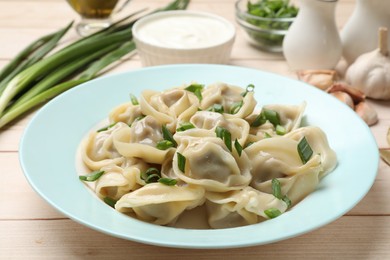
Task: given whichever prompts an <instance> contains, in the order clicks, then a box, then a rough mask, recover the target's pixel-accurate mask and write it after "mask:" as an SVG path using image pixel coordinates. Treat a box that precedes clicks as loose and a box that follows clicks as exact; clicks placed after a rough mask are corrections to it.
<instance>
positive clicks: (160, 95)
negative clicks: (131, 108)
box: [140, 88, 199, 131]
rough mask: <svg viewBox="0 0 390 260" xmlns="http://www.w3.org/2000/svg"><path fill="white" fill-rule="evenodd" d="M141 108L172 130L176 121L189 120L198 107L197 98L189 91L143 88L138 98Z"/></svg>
mask: <svg viewBox="0 0 390 260" xmlns="http://www.w3.org/2000/svg"><path fill="white" fill-rule="evenodd" d="M140 106H141V110H142V112H143V113H144V114H145V115H151V116H153V117H155V118H156V119H158V120H159V121H160V123H161V124H164V125H167V127H168V129H170V130H171V131H172V130H173V128H174V126H175V125H176V122H177V121H189V119H190V118H191V116H192V115H193V114H195V112H196V111H197V110H198V107H199V99H198V98H197V97H196V96H195V95H194V94H193V93H192V92H189V91H186V90H184V89H181V88H174V89H170V90H167V91H164V92H157V91H150V90H145V91H143V92H142V95H141V98H140Z"/></svg>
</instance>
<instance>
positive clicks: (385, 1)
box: [341, 0, 390, 64]
mask: <svg viewBox="0 0 390 260" xmlns="http://www.w3.org/2000/svg"><path fill="white" fill-rule="evenodd" d="M379 27H387V28H388V29H389V30H390V0H356V6H355V9H354V11H353V13H352V16H351V17H350V19H349V20H348V22H347V23H346V24H345V26H344V28H343V29H342V30H341V41H342V45H343V57H344V58H345V60H346V61H347V62H348V63H349V64H351V63H352V62H354V61H355V59H356V58H357V57H358V56H360V55H362V54H363V53H366V52H370V51H373V50H375V49H376V48H378V29H379ZM387 42H388V45H389V46H388V48H389V49H390V34H389V35H388V41H387Z"/></svg>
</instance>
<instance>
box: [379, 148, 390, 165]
mask: <svg viewBox="0 0 390 260" xmlns="http://www.w3.org/2000/svg"><path fill="white" fill-rule="evenodd" d="M379 153H380V155H381V158H382V160H383V161H384V162H385V163H387V164H388V165H390V149H389V148H382V149H379Z"/></svg>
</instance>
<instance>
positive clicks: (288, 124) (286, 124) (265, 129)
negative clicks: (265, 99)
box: [245, 102, 306, 141]
mask: <svg viewBox="0 0 390 260" xmlns="http://www.w3.org/2000/svg"><path fill="white" fill-rule="evenodd" d="M305 107H306V103H305V102H303V103H302V104H300V105H279V104H270V105H265V106H264V107H263V109H262V110H271V111H275V112H276V113H277V117H278V119H279V121H280V123H279V126H281V127H282V128H283V130H284V132H285V133H289V132H291V131H293V130H295V129H297V128H299V127H300V125H301V122H302V117H303V113H304V110H305ZM259 113H261V112H258V113H253V114H252V115H250V116H248V117H247V118H245V119H246V120H247V121H248V122H249V123H250V124H252V123H253V122H254V121H255V119H256V118H257V116H258V115H259ZM276 127H277V126H276V125H274V124H272V123H271V122H270V121H269V120H267V121H266V122H265V123H263V124H262V125H260V126H258V127H251V129H250V136H249V140H250V141H258V140H261V139H263V138H265V137H266V136H275V135H278V133H277V131H276Z"/></svg>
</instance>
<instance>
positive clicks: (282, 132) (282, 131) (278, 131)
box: [275, 125, 286, 135]
mask: <svg viewBox="0 0 390 260" xmlns="http://www.w3.org/2000/svg"><path fill="white" fill-rule="evenodd" d="M275 130H276V134H278V135H285V134H286V128H284V127H283V126H281V125H277V126H276V128H275Z"/></svg>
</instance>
